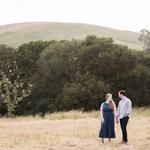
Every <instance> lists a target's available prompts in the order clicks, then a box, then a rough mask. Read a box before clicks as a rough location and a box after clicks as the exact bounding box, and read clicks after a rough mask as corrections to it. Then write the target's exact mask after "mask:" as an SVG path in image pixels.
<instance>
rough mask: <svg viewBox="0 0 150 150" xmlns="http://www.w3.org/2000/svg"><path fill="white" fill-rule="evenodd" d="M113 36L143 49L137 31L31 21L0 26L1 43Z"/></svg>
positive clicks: (119, 40) (13, 43) (116, 40)
mask: <svg viewBox="0 0 150 150" xmlns="http://www.w3.org/2000/svg"><path fill="white" fill-rule="evenodd" d="M92 34H94V35H97V36H99V37H112V38H113V39H114V40H115V42H117V43H121V44H125V45H127V46H129V47H131V48H135V49H142V45H141V43H140V42H139V41H138V36H139V34H138V33H136V32H130V31H123V30H116V29H111V28H107V27H102V26H96V25H90V24H79V23H55V22H29V23H16V24H9V25H3V26H0V44H2V43H3V44H8V45H10V46H15V47H17V46H18V45H20V44H22V43H26V42H30V41H36V40H53V39H56V40H62V39H68V40H71V39H73V38H76V39H82V38H84V37H85V36H86V35H92Z"/></svg>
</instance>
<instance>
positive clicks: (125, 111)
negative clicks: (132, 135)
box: [116, 90, 132, 144]
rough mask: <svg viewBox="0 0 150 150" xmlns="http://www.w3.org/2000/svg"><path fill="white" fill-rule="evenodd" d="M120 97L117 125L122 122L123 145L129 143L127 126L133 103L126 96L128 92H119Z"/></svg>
mask: <svg viewBox="0 0 150 150" xmlns="http://www.w3.org/2000/svg"><path fill="white" fill-rule="evenodd" d="M118 96H119V98H120V99H121V100H120V102H119V105H118V109H117V118H116V119H117V123H118V122H119V120H120V126H121V130H122V142H121V143H125V144H127V143H128V135H127V124H128V121H129V114H130V112H131V108H132V102H131V100H130V99H129V98H127V96H126V92H125V91H124V90H121V91H119V92H118Z"/></svg>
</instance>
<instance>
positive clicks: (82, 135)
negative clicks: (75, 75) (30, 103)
mask: <svg viewBox="0 0 150 150" xmlns="http://www.w3.org/2000/svg"><path fill="white" fill-rule="evenodd" d="M99 127H100V121H99V112H98V111H93V112H88V113H82V112H79V111H70V112H59V113H53V114H51V115H50V114H48V115H46V116H45V118H40V117H39V116H35V117H32V116H28V117H17V118H14V119H7V118H1V119H0V150H142V149H143V150H148V149H150V109H148V108H147V109H144V108H140V109H139V108H138V109H137V108H136V109H134V110H133V113H132V116H131V117H130V121H129V124H128V131H129V144H128V145H124V144H119V142H120V141H121V131H120V126H119V125H118V124H116V134H117V138H116V139H114V140H112V142H111V143H109V142H107V141H106V143H105V144H102V143H101V142H100V140H99V139H98V132H99Z"/></svg>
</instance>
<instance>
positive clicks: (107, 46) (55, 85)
mask: <svg viewBox="0 0 150 150" xmlns="http://www.w3.org/2000/svg"><path fill="white" fill-rule="evenodd" d="M14 62H15V64H14ZM10 66H12V68H16V67H17V71H18V73H17V74H16V73H13V77H11V78H9V80H10V81H11V83H12V84H11V85H7V86H8V87H9V86H11V87H14V83H16V82H17V81H18V82H17V83H18V84H17V87H18V85H20V86H21V87H23V89H21V87H20V88H18V92H16V91H15V94H14V95H13V96H12V95H9V96H10V101H14V98H12V97H15V98H16V97H17V96H18V95H20V93H21V95H20V97H19V96H18V97H19V98H21V100H20V99H19V100H20V101H19V100H18V101H17V104H16V105H15V107H14V111H13V114H15V115H29V114H33V115H35V114H37V113H41V114H42V115H44V114H45V113H46V112H49V113H51V112H54V111H62V110H63V111H66V110H72V109H80V110H81V109H82V110H84V111H88V110H93V109H94V110H97V109H99V106H100V104H101V102H102V101H104V95H105V94H106V93H108V92H111V93H112V94H113V98H114V100H115V101H116V102H118V97H117V92H118V90H120V89H124V90H126V91H127V95H128V96H129V97H130V98H131V100H132V101H133V104H134V106H148V105H150V98H149V97H150V53H149V51H136V50H132V49H129V48H128V47H127V46H124V45H119V44H115V43H114V42H113V39H111V38H99V37H97V36H95V35H90V36H87V37H86V38H85V39H83V40H75V39H73V40H71V41H68V40H61V41H55V40H52V41H36V42H30V43H25V44H22V45H20V46H19V47H18V48H10V47H8V46H6V45H0V74H1V75H0V86H1V87H2V85H3V87H2V88H1V87H0V92H1V94H0V95H1V96H0V114H1V115H5V114H8V105H7V104H8V103H7V101H4V97H3V96H4V94H5V96H7V93H6V89H5V90H4V89H3V88H4V84H2V83H3V82H2V80H3V78H4V73H5V74H6V75H7V77H9V75H10V69H9V68H10ZM11 74H12V73H11ZM18 75H19V77H18V78H15V77H17V76H18ZM5 77H6V76H5ZM16 79H18V80H16ZM22 84H23V86H22ZM15 85H16V84H15ZM29 85H32V89H31V88H29V87H30V86H29ZM20 89H21V91H19V90H20ZM11 90H12V89H11ZM22 90H23V91H22ZM23 92H24V93H23ZM29 93H30V94H29ZM2 94H3V96H2Z"/></svg>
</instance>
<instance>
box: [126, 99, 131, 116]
mask: <svg viewBox="0 0 150 150" xmlns="http://www.w3.org/2000/svg"><path fill="white" fill-rule="evenodd" d="M126 105H127V112H126V115H129V114H130V112H131V109H132V102H131V101H130V100H128V101H127V103H126Z"/></svg>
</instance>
